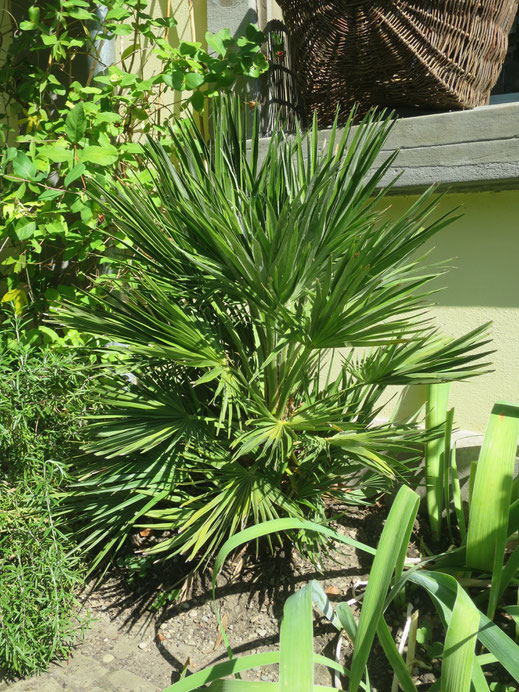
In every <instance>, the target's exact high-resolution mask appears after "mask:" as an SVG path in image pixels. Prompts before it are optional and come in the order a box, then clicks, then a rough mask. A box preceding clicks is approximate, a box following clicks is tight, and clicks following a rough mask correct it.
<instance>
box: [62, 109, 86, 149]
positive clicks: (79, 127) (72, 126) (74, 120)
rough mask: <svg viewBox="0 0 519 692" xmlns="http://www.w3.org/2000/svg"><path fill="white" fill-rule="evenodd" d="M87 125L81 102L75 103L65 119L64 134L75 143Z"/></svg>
mask: <svg viewBox="0 0 519 692" xmlns="http://www.w3.org/2000/svg"><path fill="white" fill-rule="evenodd" d="M86 126H87V119H86V117H85V108H84V106H83V102H82V101H80V102H79V103H77V104H76V105H75V106H74V108H73V109H72V110H71V111H70V112H69V113H68V115H67V117H66V119H65V134H66V135H67V137H68V138H69V140H70V141H71V142H74V143H77V142H79V140H80V139H82V138H83V136H84V134H85V131H86Z"/></svg>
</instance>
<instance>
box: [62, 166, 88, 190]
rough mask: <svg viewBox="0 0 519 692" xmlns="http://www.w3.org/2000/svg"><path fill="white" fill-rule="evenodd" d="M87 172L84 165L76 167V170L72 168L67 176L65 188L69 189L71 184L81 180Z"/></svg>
mask: <svg viewBox="0 0 519 692" xmlns="http://www.w3.org/2000/svg"><path fill="white" fill-rule="evenodd" d="M85 170H86V168H85V164H84V163H78V164H77V165H75V166H74V168H72V169H71V170H70V171H69V172H68V173H67V175H66V176H65V180H64V183H65V187H68V186H69V185H70V184H71V183H73V182H74V180H77V179H78V178H80V177H81V176H82V175H83V173H84V172H85Z"/></svg>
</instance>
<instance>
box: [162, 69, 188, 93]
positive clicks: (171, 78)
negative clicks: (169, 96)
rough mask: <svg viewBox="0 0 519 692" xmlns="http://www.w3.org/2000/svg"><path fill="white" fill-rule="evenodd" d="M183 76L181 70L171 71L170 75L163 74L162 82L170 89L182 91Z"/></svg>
mask: <svg viewBox="0 0 519 692" xmlns="http://www.w3.org/2000/svg"><path fill="white" fill-rule="evenodd" d="M184 76H185V75H184V72H182V71H181V70H173V72H171V73H168V72H165V73H164V74H163V75H162V81H163V82H164V84H167V86H169V87H171V88H172V89H176V90H177V91H182V90H183V89H184Z"/></svg>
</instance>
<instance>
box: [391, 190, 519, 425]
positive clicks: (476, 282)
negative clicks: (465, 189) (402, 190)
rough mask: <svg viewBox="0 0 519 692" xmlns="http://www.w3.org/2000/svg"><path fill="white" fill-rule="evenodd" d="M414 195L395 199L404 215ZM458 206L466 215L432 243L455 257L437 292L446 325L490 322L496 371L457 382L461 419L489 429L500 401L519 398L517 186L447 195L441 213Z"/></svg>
mask: <svg viewBox="0 0 519 692" xmlns="http://www.w3.org/2000/svg"><path fill="white" fill-rule="evenodd" d="M415 199H416V197H411V196H402V197H391V198H389V200H386V202H387V201H389V204H390V205H391V207H390V209H389V210H388V213H389V214H392V215H393V214H394V215H399V214H400V213H401V212H402V211H403V210H404V209H405V208H406V207H408V206H409V205H410V204H411V203H412V202H413V201H414V200H415ZM454 207H458V208H459V209H460V211H461V212H462V213H463V217H462V218H461V219H459V220H457V221H455V222H454V223H453V224H452V225H450V226H447V227H446V228H444V229H443V230H442V231H440V233H439V234H438V235H437V236H436V238H435V240H434V241H433V242H431V243H430V247H432V248H434V249H433V252H432V254H431V256H430V260H431V261H440V260H446V259H449V260H452V261H451V262H450V264H451V266H452V267H453V268H452V269H451V270H450V271H449V273H448V274H446V275H443V276H442V277H441V279H440V280H439V281H438V282H437V284H438V285H441V286H444V287H445V289H444V290H443V291H442V292H441V293H439V294H437V295H436V296H435V297H434V300H435V303H436V305H435V307H434V309H433V313H434V315H435V316H436V317H437V320H438V323H439V325H440V326H441V328H442V329H443V330H444V331H445V332H446V333H448V334H450V335H452V336H459V335H461V334H463V333H464V332H467V331H469V330H470V329H473V328H474V327H476V326H478V325H480V324H482V323H484V322H487V321H492V323H493V324H492V327H491V333H492V338H493V348H495V349H496V352H495V353H494V354H493V355H492V356H491V357H490V358H491V360H492V362H493V367H494V372H492V373H489V374H486V375H483V376H481V377H478V378H476V379H474V380H472V381H468V382H465V383H455V384H453V385H452V386H451V404H452V405H453V406H454V407H455V409H456V416H455V422H456V424H457V426H458V427H460V428H462V429H464V430H473V431H476V432H483V431H484V429H485V427H486V424H487V421H488V416H489V414H490V410H491V408H492V405H493V404H494V402H495V401H499V400H504V401H509V402H514V403H519V191H516V190H513V191H496V192H480V191H478V192H472V193H465V194H448V195H446V196H445V197H443V198H442V199H441V201H440V203H439V208H438V211H439V213H442V212H446V211H448V210H450V209H453V208H454Z"/></svg>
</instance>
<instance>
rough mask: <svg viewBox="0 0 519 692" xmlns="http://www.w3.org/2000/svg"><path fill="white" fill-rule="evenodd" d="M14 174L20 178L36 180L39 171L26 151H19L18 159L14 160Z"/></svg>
mask: <svg viewBox="0 0 519 692" xmlns="http://www.w3.org/2000/svg"><path fill="white" fill-rule="evenodd" d="M13 172H14V174H15V175H17V176H19V177H20V178H25V179H27V180H34V179H35V178H36V176H37V174H38V170H37V169H36V166H35V165H34V163H33V161H31V159H30V158H29V157H28V156H27V154H26V153H25V152H24V151H19V152H18V153H17V154H16V158H15V159H14V160H13Z"/></svg>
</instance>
